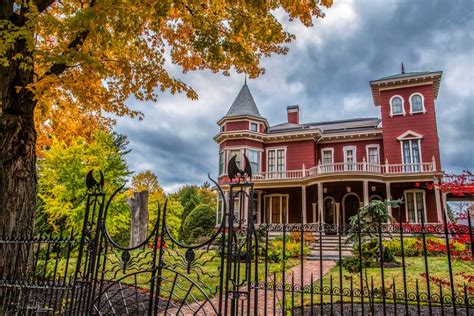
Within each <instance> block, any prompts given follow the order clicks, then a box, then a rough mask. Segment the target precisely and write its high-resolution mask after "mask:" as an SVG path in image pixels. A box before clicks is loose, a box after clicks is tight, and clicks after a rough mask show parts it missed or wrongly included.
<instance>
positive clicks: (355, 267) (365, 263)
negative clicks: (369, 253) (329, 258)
mask: <svg viewBox="0 0 474 316" xmlns="http://www.w3.org/2000/svg"><path fill="white" fill-rule="evenodd" d="M360 262H361V260H360V259H359V257H356V256H354V257H347V258H343V259H342V260H341V262H340V264H341V265H342V267H343V268H344V269H346V270H347V271H348V272H349V273H359V272H360ZM373 265H374V263H373V262H372V261H371V260H367V259H362V268H370V267H372V266H373Z"/></svg>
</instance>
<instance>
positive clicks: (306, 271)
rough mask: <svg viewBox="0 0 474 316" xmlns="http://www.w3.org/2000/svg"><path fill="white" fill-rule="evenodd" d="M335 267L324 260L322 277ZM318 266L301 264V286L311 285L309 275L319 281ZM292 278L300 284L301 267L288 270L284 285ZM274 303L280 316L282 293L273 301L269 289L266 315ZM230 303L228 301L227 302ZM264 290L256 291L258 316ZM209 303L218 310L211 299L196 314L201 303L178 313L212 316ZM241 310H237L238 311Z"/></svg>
mask: <svg viewBox="0 0 474 316" xmlns="http://www.w3.org/2000/svg"><path fill="white" fill-rule="evenodd" d="M335 265H336V262H335V261H329V260H324V261H323V262H322V266H323V273H322V274H323V275H325V274H326V273H328V272H329V270H330V269H331V268H332V267H334V266H335ZM319 266H320V262H319V261H317V260H314V261H313V260H312V261H304V262H303V286H305V285H310V284H311V275H313V281H316V280H319V275H320V271H319ZM292 275H293V277H294V280H295V285H297V284H298V285H299V284H300V283H301V282H300V280H301V265H297V266H295V267H293V268H291V269H290V270H288V272H287V273H286V283H287V284H290V285H291V277H292ZM272 282H273V277H271V278H269V280H268V283H272ZM246 289H247V288H246V287H245V288H244V289H242V290H244V291H245V290H246ZM254 295H255V294H254V291H251V303H250V310H251V313H253V308H254V307H253V302H254V299H253V298H254ZM296 295H297V294H295V300H296V299H297V298H296V297H298V299H299V295H298V296H296ZM274 300H275V301H276V304H275V305H276V306H277V311H276V315H281V310H280V311H278V308H279V306H281V300H282V292H281V291H276V297H275V299H274V297H273V290H271V289H269V290H268V291H267V312H266V315H271V314H272V313H273V301H274ZM229 301H230V300H229ZM264 302H265V290H264V289H259V290H258V315H265V313H264V311H265V304H264ZM211 303H212V305H214V306H215V307H216V308H218V305H219V301H218V298H213V299H211V301H210V302H206V303H205V304H204V305H203V306H202V308H201V309H200V311H199V312H197V313H196V310H197V309H198V308H200V306H201V305H202V303H193V304H190V305H186V306H183V307H182V308H181V310H180V312H179V314H180V315H214V314H215V312H214V310H213V308H212V306H211ZM229 304H230V302H229ZM246 308H247V305H244V309H245V310H246ZM240 310H241V308H239V311H240ZM167 313H168V314H169V315H176V314H177V310H176V309H175V310H169V311H168V312H167Z"/></svg>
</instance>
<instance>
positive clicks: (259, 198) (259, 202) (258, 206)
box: [257, 191, 262, 224]
mask: <svg viewBox="0 0 474 316" xmlns="http://www.w3.org/2000/svg"><path fill="white" fill-rule="evenodd" d="M257 194H258V198H257V214H258V216H257V218H258V223H259V224H261V223H262V191H258V193H257Z"/></svg>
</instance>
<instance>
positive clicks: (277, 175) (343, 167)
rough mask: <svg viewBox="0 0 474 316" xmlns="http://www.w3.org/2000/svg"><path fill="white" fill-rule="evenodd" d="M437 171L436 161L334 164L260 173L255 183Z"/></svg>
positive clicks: (255, 178) (254, 177)
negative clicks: (333, 174) (321, 176)
mask: <svg viewBox="0 0 474 316" xmlns="http://www.w3.org/2000/svg"><path fill="white" fill-rule="evenodd" d="M435 171H436V164H435V162H434V161H432V162H425V163H415V164H388V163H386V164H383V165H381V164H371V163H367V162H355V163H333V164H318V165H317V166H314V167H312V168H309V169H306V168H304V166H303V168H302V169H297V170H286V171H269V172H258V173H255V174H254V175H253V179H254V180H255V181H263V180H278V179H302V178H305V177H310V176H315V175H325V174H331V173H349V174H350V173H357V174H361V173H362V174H412V173H430V172H435Z"/></svg>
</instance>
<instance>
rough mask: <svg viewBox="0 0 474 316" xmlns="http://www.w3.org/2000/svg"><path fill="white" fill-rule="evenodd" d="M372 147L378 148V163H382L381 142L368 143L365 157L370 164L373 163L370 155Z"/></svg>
mask: <svg viewBox="0 0 474 316" xmlns="http://www.w3.org/2000/svg"><path fill="white" fill-rule="evenodd" d="M370 148H377V159H378V162H377V164H379V165H380V164H381V160H380V144H369V145H366V146H365V157H366V158H365V159H366V162H367V163H368V164H371V163H372V162H370V155H369V149H370Z"/></svg>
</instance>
